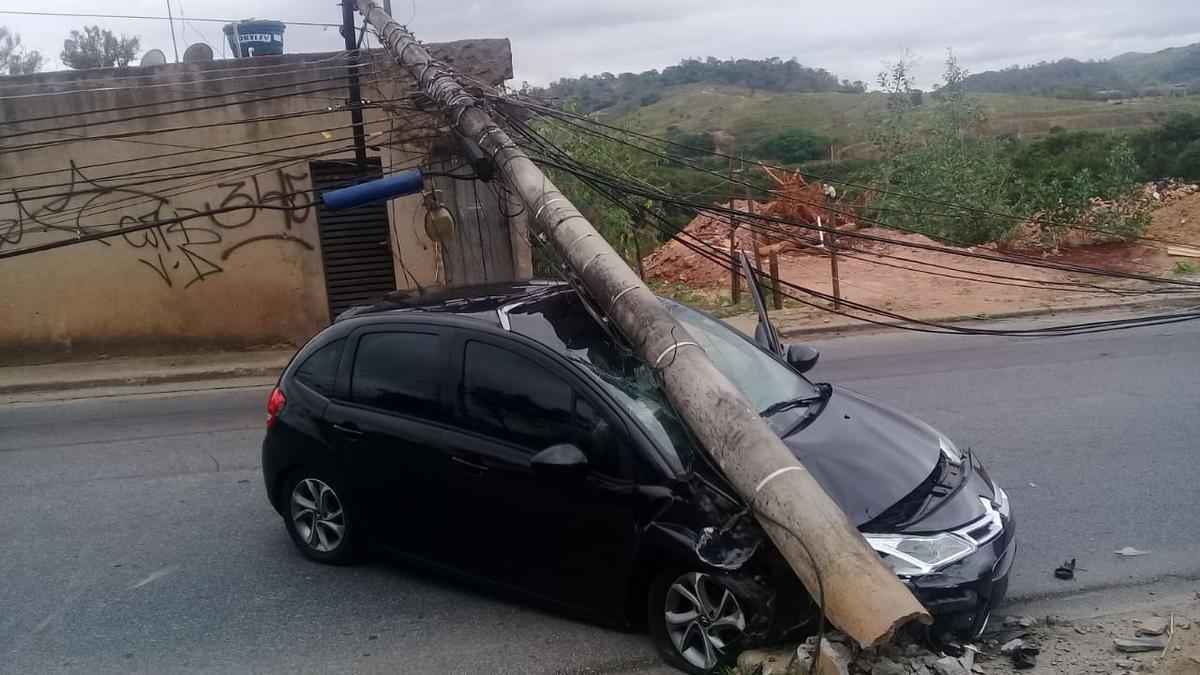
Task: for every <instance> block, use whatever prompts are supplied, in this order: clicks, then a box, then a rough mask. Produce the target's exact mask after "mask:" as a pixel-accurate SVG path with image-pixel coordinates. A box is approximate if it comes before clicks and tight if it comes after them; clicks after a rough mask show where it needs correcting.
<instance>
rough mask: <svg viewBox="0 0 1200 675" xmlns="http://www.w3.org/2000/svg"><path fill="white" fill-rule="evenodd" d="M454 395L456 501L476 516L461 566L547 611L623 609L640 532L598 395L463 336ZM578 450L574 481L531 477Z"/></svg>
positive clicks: (554, 368)
mask: <svg viewBox="0 0 1200 675" xmlns="http://www.w3.org/2000/svg"><path fill="white" fill-rule="evenodd" d="M455 355H456V356H458V357H459V359H460V363H461V367H460V368H456V371H457V372H458V373H460V377H459V379H458V382H457V388H456V391H455V392H454V394H453V398H454V403H455V406H456V413H455V414H456V420H457V426H458V428H459V430H458V432H457V433H456V434H454V438H453V440H452V441H451V442H450V443H451V446H452V447H451V453H452V455H454V457H452V462H453V463H454V464H455V465H456V466H455V467H454V468H455V469H457V471H456V472H455V474H454V476H455V477H454V479H453V481H454V494H455V498H456V499H462V500H463V501H464V502H465V503H470V504H471V505H472V508H473V510H474V512H475V514H476V517H475V518H474V519H472V524H471V533H470V536H469V537H464V538H463V539H462V543H463V545H464V548H463V549H462V550H461V551H460V555H461V558H460V560H462V561H463V564H464V565H466V566H468V567H473V568H475V569H476V570H478V571H479V572H480V573H482V574H486V575H487V576H490V577H496V578H498V579H499V580H500V581H502V582H504V583H507V584H511V585H514V586H518V587H521V588H523V589H525V590H528V591H532V592H534V593H537V594H538V595H541V596H543V597H545V598H547V599H549V600H551V601H554V602H557V603H560V604H564V605H573V606H577V607H585V608H589V609H594V610H598V611H600V612H602V613H611V612H613V611H616V610H618V609H619V608H621V607H623V605H624V602H625V599H626V598H625V593H624V590H625V588H626V583H627V581H628V577H629V574H630V571H631V567H632V562H633V556H634V551H635V547H636V537H637V531H636V527H635V523H634V511H633V482H632V481H631V480H629V478H628V476H629V470H628V469H629V467H628V460H627V458H626V457H625V454H626V449H625V448H622V447H620V445H619V441H614V440H613V439H617V438H621V437H623V435H622V434H619V433H617V432H612V433H608V434H605V436H604V438H603V439H600V438H598V436H597V433H596V432H597V430H598V427H599V426H600V422H601V421H605V422H606V423H607V424H609V425H611V424H612V422H611V421H609V420H608V419H607V415H606V414H605V413H604V412H603V408H602V407H601V406H600V405H598V404H597V403H596V401H597V398H596V397H595V396H594V392H591V391H589V389H588V387H587V385H586V383H584V382H583V381H582V380H581V379H578V378H576V377H575V376H574V375H573V374H571V373H570V372H569V371H568V370H567V369H566V368H564V367H563V366H562V365H561V364H559V363H557V362H555V360H553V359H550V358H548V357H546V356H545V355H544V354H540V353H538V351H537V350H535V349H533V348H530V347H528V346H525V345H519V344H516V343H514V342H513V341H511V340H507V339H504V338H501V337H497V336H491V335H482V334H480V335H466V336H464V337H463V338H462V339H461V340H460V341H459V342H458V344H457V345H456V347H455ZM557 443H572V444H575V445H577V446H579V447H580V449H582V450H583V451H584V453H585V454H586V455H587V456H588V459H589V472H588V474H587V475H586V476H585V477H584V478H583V479H582V480H578V481H566V482H561V481H554V480H546V479H545V477H544V476H538V475H535V473H534V470H533V466H532V465H531V462H530V460H531V458H532V457H533V456H534V455H535V454H536V453H538V452H539V451H541V450H543V449H545V448H547V447H549V446H551V445H554V444H557Z"/></svg>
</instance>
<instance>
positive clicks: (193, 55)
mask: <svg viewBox="0 0 1200 675" xmlns="http://www.w3.org/2000/svg"><path fill="white" fill-rule="evenodd" d="M212 60H213V50H212V47H209V46H208V45H206V44H204V43H203V42H197V43H196V44H194V45H192V46H190V47H188V48H187V49H186V50H184V52H183V62H184V63H200V62H201V61H212Z"/></svg>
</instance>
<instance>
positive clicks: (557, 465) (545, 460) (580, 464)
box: [529, 443, 588, 482]
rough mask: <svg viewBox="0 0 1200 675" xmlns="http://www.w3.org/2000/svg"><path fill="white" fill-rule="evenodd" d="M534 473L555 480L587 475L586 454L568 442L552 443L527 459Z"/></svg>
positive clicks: (572, 479)
mask: <svg viewBox="0 0 1200 675" xmlns="http://www.w3.org/2000/svg"><path fill="white" fill-rule="evenodd" d="M529 463H530V464H531V465H532V466H533V473H534V475H536V476H538V477H541V478H544V479H546V480H550V481H555V482H568V481H574V480H580V479H582V478H583V477H584V476H586V475H587V472H588V460H587V455H585V454H583V451H582V450H580V449H579V446H577V445H572V444H570V443H559V444H557V445H552V446H550V447H548V448H546V449H545V450H542V451H541V452H539V453H537V454H536V455H534V456H533V458H532V459H530V460H529Z"/></svg>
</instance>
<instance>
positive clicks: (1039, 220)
mask: <svg viewBox="0 0 1200 675" xmlns="http://www.w3.org/2000/svg"><path fill="white" fill-rule="evenodd" d="M485 96H486V97H488V98H494V99H500V100H503V101H504V102H506V103H510V104H515V105H522V106H526V107H529V108H531V109H534V110H538V111H541V112H545V113H546V114H548V115H552V116H555V117H558V118H559V119H561V118H563V117H568V118H571V119H574V120H578V121H581V122H586V123H588V124H591V125H595V126H598V127H603V128H606V129H611V130H614V131H618V132H621V133H624V134H628V135H630V136H635V137H638V138H643V139H646V140H650V141H653V142H656V143H661V144H663V145H669V146H674V147H677V148H680V149H682V150H687V151H689V152H693V153H698V154H703V155H708V156H711V157H719V158H723V159H743V161H748V162H749V163H751V164H754V165H756V166H759V167H762V168H770V169H775V170H779V171H786V172H789V173H798V174H800V175H801V176H804V177H806V178H811V179H813V180H818V181H821V182H824V183H830V184H834V185H842V186H845V187H850V188H854V189H858V190H862V191H863V192H874V193H878V194H885V195H888V196H893V197H900V198H904V199H909V200H914V201H921V202H926V203H930V204H937V205H939V206H945V207H948V208H954V209H959V210H961V211H967V212H973V213H979V214H983V215H989V216H993V217H997V218H1005V219H1009V220H1015V221H1017V222H1030V223H1036V224H1044V225H1050V226H1053V227H1062V228H1066V229H1076V230H1081V231H1088V232H1096V233H1101V234H1108V235H1111V234H1112V233H1111V232H1107V231H1105V230H1101V229H1099V228H1089V227H1087V226H1082V225H1078V224H1074V223H1064V222H1061V221H1055V220H1053V219H1048V218H1043V217H1038V216H1021V215H1017V214H1012V213H1004V212H1001V211H994V210H990V209H984V208H981V207H973V206H967V205H964V204H956V203H954V202H949V201H945V200H940V199H936V198H932V197H927V196H921V195H914V194H909V193H903V192H897V191H894V190H886V189H883V188H878V187H872V186H867V185H861V184H857V183H853V182H849V181H845V180H839V179H836V178H829V177H827V176H820V175H818V174H813V173H808V172H804V171H801V170H800V169H796V168H790V167H785V166H780V165H776V164H770V163H766V162H762V161H757V160H744V158H737V157H734V156H732V155H727V154H724V153H721V152H717V151H715V150H707V149H704V148H697V147H694V146H689V145H685V144H682V143H677V142H674V141H671V140H668V139H665V138H660V137H657V136H652V135H650V134H644V133H640V132H636V131H633V130H631V129H623V128H621V127H617V126H614V125H611V124H605V123H604V122H600V121H599V120H595V119H592V118H590V117H587V116H586V115H580V114H578V113H572V112H569V111H565V110H560V109H557V108H552V107H549V106H544V105H539V104H536V103H530V102H529V101H528V99H527V98H522V97H520V96H517V97H507V98H504V97H499V96H496V95H489V94H485ZM614 140H615V139H614ZM635 147H636V146H635ZM892 210H893V211H897V212H901V213H908V214H910V215H920V214H915V213H913V212H911V211H899V210H898V209H892ZM947 215H948V214H947ZM889 227H895V226H889ZM1136 239H1140V240H1145V241H1156V242H1160V243H1165V244H1178V245H1184V246H1188V245H1190V244H1187V243H1185V242H1174V241H1170V240H1166V239H1155V238H1152V237H1144V236H1142V237H1136Z"/></svg>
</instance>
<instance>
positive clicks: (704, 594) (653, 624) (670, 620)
mask: <svg viewBox="0 0 1200 675" xmlns="http://www.w3.org/2000/svg"><path fill="white" fill-rule="evenodd" d="M737 589H738V585H737V584H736V583H734V582H733V581H732V580H731V579H730V578H728V577H726V576H723V575H718V574H712V573H708V572H697V571H694V570H671V571H669V572H664V573H662V574H660V575H658V576H657V577H656V578H655V579H654V581H653V582H651V584H650V593H649V601H648V603H647V605H648V607H647V609H648V616H647V620H648V622H649V626H650V635H651V637H652V638H653V639H654V646H655V648H656V649H657V650H658V653H659V655H660V656H661V657H662V659H663V660H664V661H666V662H667V663H669V664H670V665H672V666H674V667H676V668H678V669H679V670H682V671H684V672H685V673H693V674H694V675H708V674H709V673H714V672H718V671H719V669H721V668H723V667H725V666H729V665H731V664H732V663H733V662H734V661H735V660H736V659H737V654H738V652H739V651H740V650H741V645H740V643H741V641H742V637H743V634H744V632H745V630H746V626H747V624H748V622H749V619H750V617H749V615H748V614H746V612H747V611H748V608H749V604H748V603H747V602H746V601H745V599H744V598H739V597H738V591H737Z"/></svg>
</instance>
